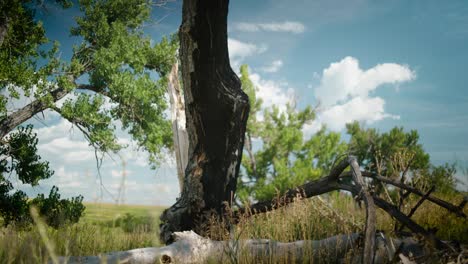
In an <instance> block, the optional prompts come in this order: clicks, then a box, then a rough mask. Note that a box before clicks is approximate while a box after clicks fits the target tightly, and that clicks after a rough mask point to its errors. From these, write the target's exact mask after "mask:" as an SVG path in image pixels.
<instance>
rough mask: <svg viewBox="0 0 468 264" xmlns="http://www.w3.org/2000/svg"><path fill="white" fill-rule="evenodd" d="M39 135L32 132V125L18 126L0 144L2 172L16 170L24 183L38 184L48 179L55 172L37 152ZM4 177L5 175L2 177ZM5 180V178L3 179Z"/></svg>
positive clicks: (0, 167) (0, 166)
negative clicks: (15, 130)
mask: <svg viewBox="0 0 468 264" xmlns="http://www.w3.org/2000/svg"><path fill="white" fill-rule="evenodd" d="M37 142H38V140H37V135H36V133H33V132H32V126H31V125H28V126H26V127H20V128H18V131H17V132H15V133H11V134H10V135H9V137H8V139H7V140H6V141H5V142H4V144H2V145H1V146H0V155H1V156H2V157H4V158H3V159H2V160H1V161H0V169H1V171H0V173H2V174H3V173H12V172H15V173H16V175H17V176H18V178H19V180H21V181H22V182H23V183H28V184H31V185H32V186H36V185H37V184H38V182H39V180H42V179H47V178H49V177H50V176H52V174H53V172H52V171H50V169H49V163H48V162H47V161H45V162H44V161H41V157H40V156H39V155H38V154H37ZM0 179H3V176H2V178H0ZM3 180H5V179H3Z"/></svg>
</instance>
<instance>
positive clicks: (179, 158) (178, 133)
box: [167, 62, 189, 192]
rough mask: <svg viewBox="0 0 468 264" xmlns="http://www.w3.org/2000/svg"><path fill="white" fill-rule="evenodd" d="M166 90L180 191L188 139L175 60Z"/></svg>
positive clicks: (186, 159) (182, 186)
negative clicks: (169, 106)
mask: <svg viewBox="0 0 468 264" xmlns="http://www.w3.org/2000/svg"><path fill="white" fill-rule="evenodd" d="M168 81H169V83H168V86H167V92H168V94H169V101H170V103H171V121H172V133H173V140H174V152H175V158H176V169H177V177H178V179H179V187H180V192H182V190H183V189H184V176H185V168H186V167H187V162H188V148H189V141H188V135H187V126H186V125H185V120H186V117H185V102H184V97H183V96H182V91H181V89H180V82H179V64H178V63H177V62H176V63H175V64H174V65H173V66H172V69H171V72H170V73H169V76H168Z"/></svg>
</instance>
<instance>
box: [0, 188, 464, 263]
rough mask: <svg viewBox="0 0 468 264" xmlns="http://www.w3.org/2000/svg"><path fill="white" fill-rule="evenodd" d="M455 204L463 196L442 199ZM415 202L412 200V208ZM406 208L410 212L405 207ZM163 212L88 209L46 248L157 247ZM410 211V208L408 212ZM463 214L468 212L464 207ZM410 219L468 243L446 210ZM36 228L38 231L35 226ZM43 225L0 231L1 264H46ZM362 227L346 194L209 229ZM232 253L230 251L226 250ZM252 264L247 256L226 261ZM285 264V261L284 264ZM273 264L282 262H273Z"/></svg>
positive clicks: (313, 233) (288, 232)
mask: <svg viewBox="0 0 468 264" xmlns="http://www.w3.org/2000/svg"><path fill="white" fill-rule="evenodd" d="M440 198H444V199H446V200H448V201H450V202H452V203H454V204H458V203H459V202H460V201H461V200H462V199H463V197H462V196H461V195H460V196H453V197H440ZM416 202H417V199H415V200H414V201H411V203H412V204H414V203H416ZM408 208H411V206H410V205H408ZM161 210H162V208H161V207H150V206H146V207H145V206H116V205H94V204H88V205H87V211H86V215H85V217H84V218H83V219H82V221H81V222H80V223H78V224H75V225H72V226H67V227H64V228H60V229H58V230H55V229H53V228H46V227H44V228H45V230H46V236H47V239H48V240H49V241H50V242H49V244H50V245H49V246H51V248H53V254H54V255H57V256H78V255H81V256H82V255H98V254H99V253H103V252H110V251H117V250H128V249H132V248H142V247H151V246H159V242H158V240H157V238H158V230H157V227H158V220H157V219H158V217H157V216H158V215H159V214H160V212H161ZM407 210H408V211H409V209H407ZM464 212H465V213H468V209H466V208H465V210H464ZM377 216H378V217H377V218H378V221H377V227H378V229H379V230H383V231H385V232H386V234H388V235H392V231H393V227H394V224H395V222H394V221H393V220H392V219H391V218H390V217H389V216H388V215H387V214H386V213H385V212H383V211H382V210H379V211H378V213H377ZM413 219H414V220H416V221H417V222H418V223H420V224H421V225H423V226H424V227H426V228H437V229H438V231H437V233H436V234H437V235H438V237H440V238H441V239H443V240H457V241H459V242H460V243H462V244H467V243H468V221H467V220H466V219H463V218H459V217H456V216H455V215H453V214H450V213H448V211H446V210H445V209H442V208H439V207H437V206H436V205H434V204H432V203H430V202H427V201H426V202H425V203H424V204H423V205H422V206H421V207H420V208H419V210H418V211H417V212H416V214H415V215H414V216H413ZM38 224H39V226H38ZM40 226H41V223H40V222H39V223H37V224H36V226H34V227H32V228H30V229H26V230H20V229H17V228H15V227H12V226H10V227H6V228H1V229H0V263H46V262H47V261H49V260H51V259H50V256H51V252H49V251H48V249H47V247H46V244H45V243H44V238H43V237H41V235H40V233H39V227H40ZM363 226H364V209H361V208H360V207H359V205H358V204H357V203H356V202H355V201H354V199H353V198H352V197H351V196H349V195H346V194H344V193H338V192H334V193H331V194H330V195H326V196H320V197H314V198H311V199H305V200H298V201H296V202H295V203H294V204H291V205H289V206H287V207H284V208H280V209H278V210H276V211H273V212H268V213H265V214H260V215H256V216H253V217H249V218H242V219H241V220H240V222H239V224H237V225H236V226H235V227H233V228H232V230H233V231H234V232H232V233H231V234H225V233H223V232H221V231H220V230H222V228H220V223H216V221H212V222H211V223H210V224H209V225H208V226H207V228H208V229H209V230H210V232H211V235H213V236H214V237H219V238H220V239H234V240H236V239H249V238H267V239H272V240H276V241H283V242H290V241H296V240H318V239H323V238H326V237H330V236H333V235H336V234H348V233H353V232H360V231H361V230H362V228H363ZM227 250H231V249H227ZM230 261H232V262H236V263H251V261H252V260H251V259H250V258H249V256H248V255H241V258H240V259H232V260H230ZM284 261H286V260H284ZM272 262H274V263H278V262H281V260H278V259H276V260H274V261H273V260H272Z"/></svg>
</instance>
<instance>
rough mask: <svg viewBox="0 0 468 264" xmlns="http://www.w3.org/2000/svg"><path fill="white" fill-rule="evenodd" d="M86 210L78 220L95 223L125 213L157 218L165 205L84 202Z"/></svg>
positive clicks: (115, 217) (109, 219)
mask: <svg viewBox="0 0 468 264" xmlns="http://www.w3.org/2000/svg"><path fill="white" fill-rule="evenodd" d="M85 206H86V210H85V213H84V216H83V217H82V218H81V220H80V222H84V223H95V222H102V221H112V220H115V219H117V218H118V217H121V216H124V215H125V214H132V215H134V216H153V217H154V218H159V215H160V214H161V213H162V211H163V210H164V208H165V207H162V206H150V205H115V204H110V203H86V204H85Z"/></svg>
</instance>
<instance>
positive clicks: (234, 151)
mask: <svg viewBox="0 0 468 264" xmlns="http://www.w3.org/2000/svg"><path fill="white" fill-rule="evenodd" d="M228 4H229V1H228V0H185V1H184V3H183V9H182V25H181V26H180V29H179V39H180V60H181V70H182V81H183V85H184V98H185V113H186V120H187V122H186V123H187V135H188V139H189V150H188V153H189V154H188V156H189V160H188V164H187V167H186V169H185V178H184V184H183V190H182V193H181V197H180V198H179V199H178V200H177V202H176V203H175V204H174V205H173V206H172V207H170V208H169V209H167V210H166V211H165V212H164V213H163V214H162V215H161V220H162V224H161V237H160V238H161V241H162V242H164V243H170V242H171V241H172V238H171V234H172V233H173V232H176V231H185V230H194V231H195V232H197V233H199V234H204V230H203V227H202V224H201V223H203V222H205V221H206V220H207V219H208V217H211V216H212V215H222V214H223V209H224V207H225V203H231V200H232V199H233V195H234V193H235V191H236V184H237V176H238V172H239V167H240V161H241V157H242V148H243V145H244V134H245V130H246V124H247V118H248V113H249V101H248V97H247V95H246V94H245V93H244V92H243V91H242V89H241V83H240V80H239V78H238V77H237V75H236V74H235V73H234V72H233V71H232V69H231V66H230V63H229V55H228V46H227V12H228Z"/></svg>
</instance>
